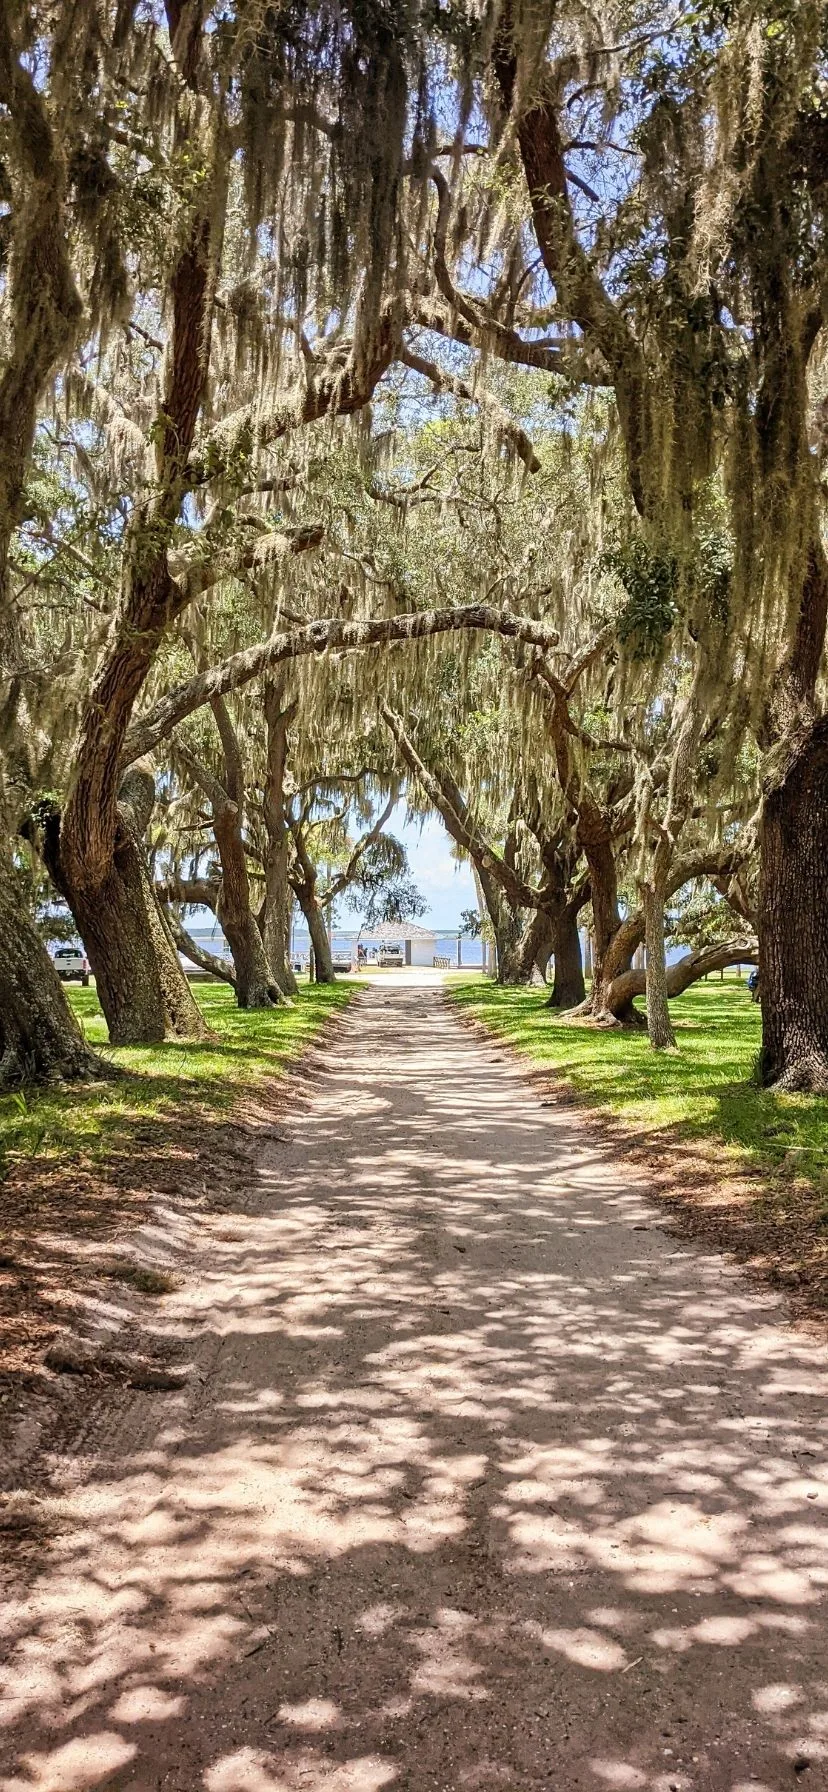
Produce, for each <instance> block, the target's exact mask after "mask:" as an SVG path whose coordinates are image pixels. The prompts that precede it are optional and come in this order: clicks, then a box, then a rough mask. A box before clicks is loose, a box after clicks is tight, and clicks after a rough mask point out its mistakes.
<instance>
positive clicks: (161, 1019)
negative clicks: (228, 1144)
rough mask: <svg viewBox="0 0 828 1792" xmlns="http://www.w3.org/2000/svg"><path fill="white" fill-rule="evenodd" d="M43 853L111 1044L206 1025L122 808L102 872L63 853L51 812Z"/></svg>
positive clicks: (190, 1032) (179, 1034) (200, 1034)
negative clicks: (86, 869) (82, 952)
mask: <svg viewBox="0 0 828 1792" xmlns="http://www.w3.org/2000/svg"><path fill="white" fill-rule="evenodd" d="M46 861H47V864H48V867H49V871H50V874H51V876H52V879H53V882H54V883H55V885H56V886H57V888H58V889H59V890H60V893H61V895H62V896H63V897H65V899H66V901H67V902H68V904H69V907H70V909H71V911H72V915H73V917H74V920H75V924H76V926H77V929H78V933H79V934H80V936H81V939H82V940H83V943H84V946H85V948H86V953H87V957H88V959H89V963H90V966H91V968H92V971H93V973H94V976H95V985H96V989H97V993H98V1001H99V1002H100V1004H101V1007H102V1009H103V1012H104V1015H105V1018H106V1023H107V1026H108V1028H109V1037H110V1039H111V1041H112V1044H113V1045H153V1044H157V1043H158V1042H159V1041H160V1040H163V1039H165V1038H167V1037H168V1036H172V1037H173V1038H177V1039H203V1038H205V1037H206V1035H207V1027H206V1026H205V1023H204V1019H203V1016H202V1014H201V1011H200V1009H199V1007H198V1005H197V1003H196V1001H195V998H194V996H193V993H192V990H191V989H190V986H189V984H188V982H187V979H186V977H185V975H184V971H183V969H182V967H181V962H180V960H179V957H178V953H177V952H176V950H175V947H174V945H173V942H172V939H171V937H170V934H169V932H168V930H167V928H166V927H165V925H164V920H163V917H162V914H161V910H160V908H159V906H158V903H157V901H156V897H155V891H154V889H153V886H152V881H151V879H150V875H149V871H148V868H147V865H146V863H145V860H144V855H143V850H142V847H141V844H140V840H139V839H138V838H137V837H136V834H135V831H134V829H133V826H132V820H131V816H130V814H129V811H128V810H127V809H125V808H122V807H120V806H119V810H118V819H117V826H116V832H115V846H114V851H113V853H112V857H111V859H110V861H109V864H108V867H107V870H106V873H105V875H104V876H103V877H102V878H96V879H95V880H94V881H92V882H87V881H86V880H85V879H84V878H83V877H82V875H79V867H78V866H77V862H76V861H75V860H74V859H73V858H72V857H71V855H70V856H69V858H68V862H65V861H64V854H63V840H62V831H60V830H59V823H58V821H57V817H55V818H54V821H53V823H51V824H50V826H49V829H48V830H47V836H46Z"/></svg>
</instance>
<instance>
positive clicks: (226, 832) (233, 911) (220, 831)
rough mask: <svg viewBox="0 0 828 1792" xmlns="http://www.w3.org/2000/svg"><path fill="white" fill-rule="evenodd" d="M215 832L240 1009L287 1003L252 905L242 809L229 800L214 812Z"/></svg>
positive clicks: (221, 907)
mask: <svg viewBox="0 0 828 1792" xmlns="http://www.w3.org/2000/svg"><path fill="white" fill-rule="evenodd" d="M213 832H214V834H215V838H216V845H217V847H218V853H219V859H220V862H221V895H220V897H219V904H218V918H219V921H220V922H221V928H222V932H223V934H224V937H225V939H226V940H227V944H228V946H229V947H230V951H231V953H232V955H233V964H234V966H235V971H236V1001H237V1002H238V1005H239V1007H240V1008H276V1007H278V1006H279V1004H280V1003H282V1002H284V1000H285V997H284V996H283V994H282V991H281V990H280V988H279V986H278V984H277V983H276V982H275V980H274V978H273V977H272V976H271V973H270V967H269V965H268V962H267V958H266V957H265V949H264V945H263V943H262V936H261V934H260V932H259V928H258V925H257V922H256V917H255V915H254V913H253V910H252V908H251V906H250V879H249V877H248V874H247V855H246V853H245V850H244V840H243V837H242V831H241V812H240V810H239V807H238V805H237V804H236V803H232V802H228V803H226V804H225V805H224V807H223V808H218V807H216V808H215V809H214V813H213Z"/></svg>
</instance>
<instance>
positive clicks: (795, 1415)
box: [0, 982, 828, 1792]
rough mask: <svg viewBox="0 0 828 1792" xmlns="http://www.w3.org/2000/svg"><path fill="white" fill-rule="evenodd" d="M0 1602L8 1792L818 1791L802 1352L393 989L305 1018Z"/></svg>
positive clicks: (827, 1488)
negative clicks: (173, 1368)
mask: <svg viewBox="0 0 828 1792" xmlns="http://www.w3.org/2000/svg"><path fill="white" fill-rule="evenodd" d="M279 1124H280V1127H281V1128H282V1130H283V1132H284V1134H285V1139H284V1140H280V1139H275V1140H273V1141H272V1142H271V1143H270V1144H269V1145H268V1147H267V1152H266V1155H265V1157H264V1160H263V1163H262V1167H261V1171H260V1173H259V1175H258V1177H257V1178H256V1180H255V1183H254V1185H253V1186H251V1187H250V1188H249V1189H246V1190H245V1191H244V1196H243V1199H241V1200H239V1201H238V1202H237V1203H236V1205H235V1207H234V1209H233V1211H229V1212H224V1213H213V1214H212V1215H211V1216H209V1217H208V1218H206V1219H205V1221H204V1229H203V1252H202V1255H201V1260H200V1262H199V1263H198V1264H197V1265H196V1266H195V1268H194V1269H191V1271H190V1273H189V1276H188V1280H187V1281H186V1282H185V1283H184V1285H183V1286H182V1288H181V1289H180V1291H179V1292H178V1293H176V1294H175V1295H174V1296H171V1297H169V1298H168V1299H167V1300H166V1301H165V1303H164V1315H165V1316H164V1319H163V1321H161V1322H159V1323H160V1324H161V1325H162V1326H163V1327H165V1328H166V1329H167V1331H168V1332H169V1333H170V1334H171V1336H173V1337H175V1338H176V1339H177V1340H178V1341H179V1344H180V1343H181V1341H182V1340H183V1342H184V1344H185V1345H186V1349H187V1352H188V1354H189V1355H190V1357H191V1358H192V1359H193V1361H194V1363H195V1367H196V1371H197V1376H198V1380H197V1382H196V1384H195V1387H194V1389H189V1390H185V1391H179V1392H172V1393H170V1392H167V1393H159V1392H150V1393H141V1394H131V1395H129V1396H128V1397H126V1396H125V1397H124V1399H123V1401H122V1402H121V1404H120V1406H118V1407H115V1408H113V1406H112V1405H111V1404H110V1405H109V1406H102V1407H101V1408H100V1409H99V1410H98V1411H97V1412H96V1413H95V1414H94V1415H93V1417H92V1419H91V1421H90V1424H89V1426H88V1428H87V1430H86V1434H85V1435H84V1436H82V1437H81V1438H80V1439H78V1440H77V1441H76V1445H75V1448H74V1450H72V1449H70V1450H69V1451H68V1452H67V1453H66V1456H65V1460H64V1461H63V1463H62V1466H61V1473H62V1474H63V1477H64V1481H65V1484H66V1486H67V1488H68V1493H69V1510H70V1512H71V1514H72V1516H71V1518H70V1519H69V1520H67V1522H66V1528H65V1529H64V1530H62V1532H61V1533H60V1534H59V1536H58V1537H57V1539H56V1541H55V1543H54V1544H53V1545H52V1546H51V1548H50V1550H49V1552H48V1553H47V1554H46V1555H44V1557H43V1558H42V1561H41V1565H40V1569H39V1574H38V1577H37V1578H36V1579H35V1581H34V1583H33V1584H32V1585H31V1586H30V1587H29V1588H28V1589H26V1590H24V1591H23V1592H20V1593H19V1594H18V1596H17V1597H15V1598H12V1599H11V1600H9V1601H8V1603H7V1604H6V1605H5V1607H4V1610H3V1614H2V1653H3V1655H4V1657H5V1663H4V1669H3V1684H2V1689H0V1690H1V1691H2V1698H1V1699H0V1762H2V1765H0V1788H2V1792H24V1789H25V1792H32V1789H33V1788H36V1789H37V1792H44V1789H48V1792H58V1789H60V1792H92V1789H93V1788H95V1789H97V1788H103V1787H106V1788H119V1789H125V1788H127V1787H129V1788H135V1787H139V1788H142V1789H144V1792H150V1789H153V1792H155V1788H162V1787H163V1788H170V1789H171V1792H173V1789H174V1792H196V1789H198V1792H300V1789H303V1788H305V1789H307V1792H379V1789H380V1788H385V1787H388V1788H390V1789H391V1792H440V1789H447V1792H465V1789H468V1792H530V1789H532V1788H536V1787H537V1788H540V1787H543V1788H554V1789H555V1792H571V1789H572V1788H576V1787H577V1788H582V1789H583V1792H602V1789H603V1792H626V1789H627V1788H630V1789H633V1788H645V1789H646V1792H669V1789H670V1788H679V1789H680V1792H781V1789H783V1788H787V1787H793V1786H796V1785H801V1786H806V1787H807V1788H808V1789H809V1792H815V1789H816V1788H826V1787H828V1631H827V1630H826V1609H827V1608H828V1421H827V1418H826V1390H827V1389H828V1355H826V1351H825V1349H824V1348H823V1347H821V1346H820V1345H819V1344H818V1343H817V1342H816V1341H815V1340H814V1339H812V1338H810V1337H809V1336H808V1335H806V1334H804V1333H802V1332H797V1331H795V1330H793V1329H791V1328H789V1327H788V1326H787V1325H786V1322H785V1316H784V1310H783V1308H782V1307H781V1305H780V1304H778V1303H777V1301H776V1300H775V1299H774V1298H772V1297H771V1296H770V1295H762V1294H761V1293H757V1292H756V1291H755V1290H754V1289H752V1288H751V1287H749V1286H748V1284H747V1283H746V1282H745V1281H744V1280H743V1279H742V1278H741V1277H740V1275H739V1274H738V1273H737V1272H735V1271H734V1270H731V1269H730V1268H728V1267H726V1266H725V1265H723V1264H722V1262H721V1261H720V1260H719V1259H718V1258H716V1257H712V1256H705V1255H704V1254H702V1253H700V1252H699V1251H698V1250H697V1249H692V1248H689V1247H687V1246H686V1245H683V1244H682V1245H679V1244H678V1243H677V1242H676V1240H675V1239H673V1238H672V1237H671V1236H670V1235H669V1233H668V1232H666V1231H665V1230H664V1229H663V1224H664V1223H663V1220H661V1219H660V1218H659V1214H658V1212H657V1210H655V1209H654V1208H653V1207H651V1206H649V1205H648V1203H647V1201H646V1199H645V1198H644V1195H643V1193H642V1191H641V1187H640V1185H639V1186H636V1184H635V1183H634V1182H633V1180H632V1177H631V1175H630V1172H629V1170H628V1168H627V1167H626V1166H625V1164H624V1162H623V1161H622V1160H620V1159H618V1160H615V1161H613V1160H611V1158H610V1157H609V1156H608V1155H607V1154H606V1153H605V1152H602V1151H600V1150H598V1149H597V1148H595V1147H594V1146H593V1144H591V1142H590V1139H589V1136H588V1133H587V1132H586V1130H585V1129H584V1127H583V1125H582V1123H581V1122H579V1120H578V1119H577V1117H575V1116H573V1115H572V1114H571V1113H569V1112H566V1111H565V1110H563V1109H556V1108H555V1107H554V1106H546V1105H543V1104H541V1102H540V1101H539V1099H538V1097H537V1095H536V1094H535V1093H534V1092H533V1090H532V1089H531V1088H530V1087H529V1085H528V1084H527V1083H526V1082H524V1081H523V1079H522V1077H521V1074H520V1072H519V1071H518V1070H517V1069H516V1068H515V1066H514V1065H513V1063H512V1062H511V1061H510V1060H509V1059H508V1058H507V1057H506V1056H505V1055H504V1054H503V1053H502V1052H501V1051H499V1050H498V1049H497V1048H496V1047H494V1046H492V1047H489V1046H488V1045H486V1044H485V1043H479V1042H478V1041H477V1040H476V1039H475V1038H473V1037H472V1036H470V1035H469V1034H468V1033H467V1032H465V1031H464V1030H463V1029H462V1028H461V1027H460V1025H459V1023H458V1022H457V1021H456V1020H455V1019H454V1018H453V1016H452V1015H451V1014H450V1013H449V1012H448V1011H447V1009H446V1007H445V1006H444V1005H443V1003H442V1001H441V997H440V995H439V992H438V991H436V990H434V989H429V988H422V989H421V988H417V987H411V986H405V985H399V986H395V985H394V984H393V983H392V982H389V983H386V984H383V985H380V984H375V985H373V986H371V987H369V988H368V989H366V991H365V992H364V993H363V994H362V995H361V996H360V998H359V1000H358V1001H357V1003H356V1004H355V1005H354V1006H353V1007H352V1009H351V1010H349V1012H348V1014H347V1015H346V1017H345V1019H344V1021H343V1022H342V1023H341V1027H340V1031H339V1033H338V1036H337V1040H336V1043H335V1044H334V1045H333V1046H332V1047H331V1049H330V1051H329V1054H328V1056H327V1060H326V1068H325V1070H324V1072H323V1073H322V1075H321V1077H320V1079H319V1081H318V1083H317V1084H316V1085H315V1088H314V1092H313V1095H312V1097H311V1099H310V1101H309V1102H308V1104H307V1105H306V1106H305V1107H304V1108H300V1109H298V1110H297V1112H296V1113H295V1114H294V1116H293V1117H292V1118H288V1119H287V1120H286V1121H284V1122H281V1121H280V1122H279Z"/></svg>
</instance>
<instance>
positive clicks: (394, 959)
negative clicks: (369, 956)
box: [377, 940, 405, 969]
mask: <svg viewBox="0 0 828 1792" xmlns="http://www.w3.org/2000/svg"><path fill="white" fill-rule="evenodd" d="M377 963H378V964H379V965H381V966H385V968H386V969H389V968H390V967H391V966H392V965H404V964H405V946H404V944H403V942H402V940H400V941H399V942H398V943H397V942H394V943H389V944H388V945H387V946H380V949H379V953H378V956H377Z"/></svg>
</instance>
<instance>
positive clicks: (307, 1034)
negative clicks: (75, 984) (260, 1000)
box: [0, 984, 350, 1487]
mask: <svg viewBox="0 0 828 1792" xmlns="http://www.w3.org/2000/svg"><path fill="white" fill-rule="evenodd" d="M68 993H69V997H70V1000H71V1001H72V1004H73V1006H74V1007H75V1009H76V1011H77V1012H78V1014H79V1016H80V1017H81V1020H82V1023H83V1025H84V1029H85V1032H86V1034H87V1037H88V1038H89V1039H90V1040H91V1041H92V1043H93V1044H94V1045H95V1046H96V1048H97V1047H100V1048H101V1049H102V1051H103V1053H104V1056H105V1057H106V1058H108V1059H109V1060H111V1062H112V1064H113V1065H114V1066H115V1067H116V1068H117V1071H118V1073H119V1074H118V1075H117V1076H116V1077H115V1078H114V1079H113V1080H109V1081H102V1082H100V1083H94V1084H78V1085H64V1086H62V1087H56V1088H49V1089H44V1090H42V1091H40V1092H37V1093H32V1092H29V1094H28V1095H27V1096H25V1097H24V1096H23V1095H16V1094H11V1095H5V1096H2V1097H0V1487H3V1486H4V1485H5V1484H7V1481H8V1471H9V1460H10V1458H13V1459H15V1460H16V1459H17V1456H18V1454H19V1451H20V1449H21V1448H23V1450H24V1451H26V1452H28V1451H29V1449H30V1446H31V1443H32V1441H33V1438H34V1434H35V1432H36V1431H37V1430H38V1429H39V1428H40V1427H41V1426H42V1424H44V1423H51V1415H52V1409H53V1408H54V1407H56V1406H57V1407H62V1406H63V1405H65V1404H67V1400H66V1395H67V1392H68V1396H69V1399H68V1404H69V1406H70V1407H71V1404H72V1400H73V1398H74V1390H72V1389H71V1388H70V1389H68V1390H66V1389H65V1388H64V1389H61V1387H60V1386H59V1385H58V1384H57V1383H56V1381H55V1377H54V1376H50V1375H49V1372H48V1368H47V1367H46V1366H45V1365H44V1361H43V1353H44V1350H45V1349H46V1347H47V1346H48V1345H49V1344H50V1343H51V1342H52V1341H53V1340H54V1339H55V1337H56V1336H57V1335H58V1334H59V1333H60V1331H61V1330H62V1328H64V1327H66V1326H67V1325H72V1326H74V1327H76V1328H77V1327H78V1325H81V1326H86V1328H87V1329H88V1328H90V1327H92V1328H95V1327H97V1328H98V1329H103V1330H110V1331H112V1330H117V1329H120V1327H121V1326H122V1325H123V1324H125V1323H129V1322H130V1321H131V1319H132V1313H131V1310H130V1307H129V1302H128V1301H127V1300H126V1296H125V1290H128V1289H129V1286H130V1283H129V1279H128V1278H127V1279H126V1280H125V1279H124V1277H123V1276H113V1275H112V1274H111V1273H101V1272H102V1269H103V1270H105V1271H106V1272H111V1270H112V1266H113V1265H112V1258H113V1251H115V1253H116V1258H117V1255H118V1254H120V1253H122V1252H123V1250H124V1249H126V1250H127V1251H132V1250H133V1248H134V1245H137V1247H138V1248H139V1249H140V1247H141V1246H142V1244H148V1245H149V1249H150V1256H149V1261H150V1263H152V1262H154V1261H155V1256H156V1254H157V1252H158V1251H160V1253H161V1256H162V1258H163V1256H164V1253H165V1243H167V1242H169V1241H170V1238H172V1240H175V1236H176V1225H177V1223H178V1222H180V1221H182V1220H183V1218H184V1216H185V1215H186V1214H187V1213H190V1214H197V1213H198V1212H199V1211H200V1209H201V1208H202V1207H203V1206H204V1205H205V1204H209V1202H210V1200H211V1199H212V1192H213V1189H214V1188H215V1187H220V1188H222V1189H225V1190H226V1189H228V1188H230V1187H232V1186H233V1184H234V1182H236V1181H238V1180H239V1178H240V1177H243V1178H244V1179H245V1181H246V1182H249V1179H250V1174H251V1165H252V1163H253V1159H254V1155H255V1151H256V1148H257V1140H258V1139H259V1137H260V1134H261V1131H262V1127H263V1125H264V1126H265V1127H266V1126H267V1125H268V1124H270V1125H271V1126H272V1118H273V1117H272V1111H271V1113H270V1114H269V1115H264V1116H263V1115H262V1113H260V1112H258V1111H257V1108H256V1105H255V1104H256V1097H257V1091H258V1090H263V1089H264V1088H265V1086H266V1084H267V1081H268V1079H273V1078H276V1077H282V1078H283V1077H284V1076H285V1074H286V1072H287V1070H288V1068H289V1066H290V1065H291V1063H293V1062H295V1061H296V1060H297V1059H298V1058H299V1057H300V1056H301V1054H303V1053H304V1052H306V1050H307V1048H308V1045H309V1042H310V1041H312V1040H313V1039H314V1038H315V1037H316V1035H317V1034H318V1033H319V1031H320V1029H321V1028H323V1027H324V1026H325V1024H326V1023H327V1022H329V1021H330V1019H331V1017H332V1016H333V1015H335V1014H336V1013H337V1012H338V1011H339V1010H341V1009H342V1008H343V1006H344V1005H345V1004H346V1003H347V1001H348V1000H349V997H350V987H349V985H347V984H337V985H336V986H335V987H323V986H321V985H320V986H317V987H316V988H311V989H308V988H303V989H302V991H301V994H300V996H299V997H298V998H297V1000H296V1002H295V1003H294V1005H293V1006H292V1007H291V1008H290V1009H279V1010H276V1011H274V1010H272V1009H271V1010H261V1011H257V1012H253V1013H243V1012H242V1011H241V1010H239V1009H238V1008H237V1007H236V1006H235V1000H234V995H233V991H232V990H231V989H229V988H227V987H226V986H223V985H217V984H213V985H206V986H205V985H202V986H199V987H198V988H197V989H196V992H195V993H196V997H197V1000H198V1001H199V1003H200V1005H201V1007H202V1009H203V1011H204V1013H205V1015H206V1017H207V1020H208V1022H209V1025H210V1027H211V1029H212V1037H211V1038H210V1039H208V1040H206V1041H204V1042H198V1043H186V1042H181V1041H173V1040H169V1041H166V1042H165V1043H164V1044H162V1045H155V1046H132V1047H119V1048H114V1047H109V1046H107V1045H106V1044H105V1041H106V1025H105V1022H104V1019H103V1016H102V1014H101V1010H100V1007H99V1005H98V1001H97V997H96V995H95V991H94V989H87V990H83V989H80V988H71V989H70V990H69V992H68ZM274 1099H275V1101H276V1102H277V1103H281V1102H282V1101H283V1100H284V1099H285V1097H284V1095H283V1094H277V1095H275V1097H274V1093H273V1091H272V1090H271V1093H270V1107H271V1110H272V1107H273V1103H274Z"/></svg>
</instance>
